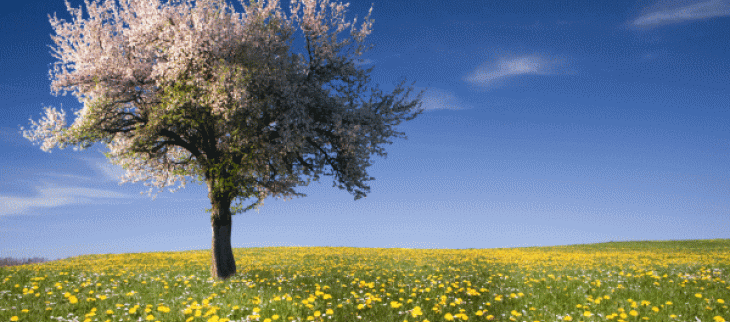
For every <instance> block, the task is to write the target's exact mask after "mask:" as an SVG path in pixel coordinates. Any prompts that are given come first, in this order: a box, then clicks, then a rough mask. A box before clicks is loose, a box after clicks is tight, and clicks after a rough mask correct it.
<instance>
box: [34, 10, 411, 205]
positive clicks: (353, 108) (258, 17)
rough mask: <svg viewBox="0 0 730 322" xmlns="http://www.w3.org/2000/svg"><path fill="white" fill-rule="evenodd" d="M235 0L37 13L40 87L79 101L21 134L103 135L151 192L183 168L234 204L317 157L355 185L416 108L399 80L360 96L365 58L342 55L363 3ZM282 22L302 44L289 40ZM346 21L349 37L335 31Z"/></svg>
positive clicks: (70, 138)
mask: <svg viewBox="0 0 730 322" xmlns="http://www.w3.org/2000/svg"><path fill="white" fill-rule="evenodd" d="M241 4H242V5H243V6H244V9H245V13H237V12H236V11H235V10H234V9H233V7H232V6H231V5H229V4H228V3H227V2H226V1H224V0H197V1H195V2H193V1H190V0H184V1H175V0H171V1H169V2H166V3H161V2H159V1H158V0H120V1H119V5H117V4H116V3H115V1H113V0H104V1H103V2H100V1H95V2H88V1H87V2H86V5H87V11H88V18H84V17H83V16H82V10H81V8H80V7H79V8H72V7H71V6H70V4H69V3H68V2H67V3H66V5H67V8H68V10H69V12H70V13H71V14H72V16H73V20H72V21H71V22H67V21H65V20H62V19H58V18H56V16H55V14H54V16H53V17H50V16H49V18H50V22H51V24H52V26H53V29H54V30H55V32H56V35H53V36H52V38H53V41H54V42H55V44H56V46H55V47H52V48H53V56H54V57H55V58H57V59H58V61H57V62H56V63H55V64H54V66H53V69H52V70H51V72H50V75H51V80H52V84H51V89H52V91H53V93H54V94H56V95H58V94H59V93H62V94H63V95H65V94H66V92H67V91H71V92H72V93H73V95H75V96H77V97H78V99H79V101H80V102H82V103H83V104H84V106H83V109H81V110H80V111H77V112H75V114H76V115H77V116H78V117H77V118H76V120H75V122H74V123H73V124H72V125H71V126H70V127H69V128H63V127H64V126H65V125H66V123H65V112H64V111H61V113H59V112H58V111H57V110H56V109H55V108H46V117H45V118H44V119H42V120H40V121H39V123H36V122H34V121H32V120H31V122H32V123H33V126H34V129H33V131H30V132H24V136H25V137H26V138H28V139H30V140H32V141H40V142H43V144H42V147H41V148H42V149H43V150H44V151H49V150H50V149H51V148H53V147H55V146H58V147H59V148H64V147H65V146H66V145H68V144H73V145H76V146H77V147H75V148H74V150H77V149H78V148H81V149H85V148H88V147H89V146H90V145H91V144H92V143H93V142H104V143H106V144H107V146H108V148H109V150H110V152H109V153H106V156H107V157H108V158H109V159H110V160H111V162H112V163H115V164H120V165H122V166H123V167H124V168H125V169H126V170H127V173H126V175H125V176H124V177H123V180H122V183H124V182H129V181H132V182H138V181H148V180H149V181H151V182H150V183H145V185H147V186H150V185H151V184H153V185H155V186H156V187H158V188H159V191H162V189H163V188H164V187H166V186H172V185H174V183H176V182H180V183H181V184H180V186H178V188H177V189H179V188H182V187H184V186H185V176H191V177H195V178H196V179H197V180H199V181H203V180H205V181H207V182H208V184H209V190H210V191H211V192H213V193H215V194H220V195H225V196H226V197H227V198H226V199H229V197H230V199H233V198H235V197H241V198H248V197H255V198H257V201H256V202H255V203H254V204H252V205H250V206H248V207H246V208H241V207H236V208H235V209H234V213H237V212H240V211H246V210H249V209H252V207H254V208H255V207H258V206H259V205H261V204H262V203H263V199H264V198H266V196H269V195H272V196H279V197H285V198H286V197H291V196H305V195H304V194H300V193H297V192H296V191H294V190H293V187H295V186H297V185H307V184H308V183H309V182H310V180H309V179H308V180H307V181H306V182H303V181H301V180H300V175H302V174H304V175H308V176H310V177H313V179H314V180H318V179H319V175H320V174H322V173H323V170H324V167H325V166H326V165H329V166H330V167H331V169H332V172H331V173H325V175H333V176H334V177H335V181H336V182H333V186H335V185H337V186H338V187H339V188H340V189H347V190H348V192H351V193H354V194H355V199H359V198H361V197H363V196H365V194H366V193H367V192H369V186H367V185H365V184H364V182H365V181H368V180H372V179H373V178H372V177H368V175H367V172H366V168H367V167H368V166H369V165H370V163H369V160H368V159H369V155H370V154H378V155H380V156H386V155H387V153H385V152H384V150H383V148H382V147H379V145H380V144H382V143H389V144H390V143H392V142H391V141H388V140H387V139H388V138H389V137H391V136H400V135H403V133H401V132H395V131H394V130H393V126H395V125H398V124H399V123H400V122H401V119H405V120H410V119H413V118H414V117H416V115H418V114H419V113H421V112H422V110H418V111H416V112H415V113H414V114H412V115H406V114H408V113H409V112H411V111H412V110H413V109H414V108H415V107H416V105H417V104H418V105H420V103H419V102H418V99H420V95H421V94H422V93H421V94H419V97H418V98H417V99H416V100H414V101H411V102H404V98H400V99H398V98H397V96H398V95H399V94H401V93H402V92H403V91H404V89H403V88H402V86H401V85H402V84H403V82H401V84H399V85H398V86H397V88H396V89H395V91H394V92H393V94H391V95H383V94H382V92H381V91H379V90H378V91H376V90H375V89H371V94H372V95H371V96H370V98H369V100H367V101H365V100H364V99H362V97H361V95H360V94H362V93H364V92H366V91H367V88H368V83H369V80H370V78H369V76H368V74H369V73H370V72H371V70H372V67H371V68H370V69H367V70H361V69H359V68H358V67H357V65H356V64H355V61H354V58H355V56H360V55H362V53H363V52H364V51H365V50H368V49H369V48H364V46H363V42H364V39H365V37H366V36H367V35H368V34H370V32H371V29H370V28H371V26H372V22H373V21H372V20H370V19H369V16H370V13H372V7H371V8H370V13H369V14H368V16H367V17H365V22H363V23H362V25H361V28H360V30H356V29H355V23H356V22H357V18H355V20H354V21H353V22H352V23H345V21H344V9H345V8H346V7H347V6H348V5H349V4H345V5H343V4H341V3H340V4H330V3H329V0H323V1H321V2H320V1H318V0H295V1H294V3H293V4H292V5H291V7H290V8H291V13H292V19H291V20H288V19H286V17H284V14H283V13H282V12H281V9H280V7H279V4H278V1H269V3H268V5H266V6H264V5H263V3H262V2H259V1H252V2H251V4H250V5H246V4H245V3H243V0H242V2H241ZM317 4H319V9H320V11H319V12H316V7H317ZM302 5H304V6H303V7H302ZM327 9H330V12H329V13H330V14H329V15H328V16H325V12H326V11H327ZM300 11H302V12H301V15H300ZM327 18H329V19H327ZM295 24H296V25H298V27H299V28H300V29H301V31H302V32H303V34H304V37H305V42H306V57H305V56H304V55H302V54H294V53H291V52H290V49H291V43H292V39H293V35H294V33H295V30H296V29H295ZM350 25H352V27H351V29H350V35H351V36H352V38H353V39H354V40H355V43H356V44H357V46H354V45H355V44H353V43H352V42H351V41H350V39H346V40H344V41H337V34H338V33H340V32H341V31H343V30H345V29H346V28H347V27H350ZM344 49H347V52H346V53H345V54H344V55H342V53H343V50H344ZM327 87H329V88H327ZM411 90H412V88H409V89H408V91H406V93H405V95H404V96H408V94H409V93H410V91H411ZM21 130H22V128H21ZM177 189H175V190H177ZM175 190H173V189H170V191H171V192H174V191H175ZM159 191H158V193H159ZM151 192H152V188H150V190H149V193H150V194H151ZM156 195H157V194H155V197H156Z"/></svg>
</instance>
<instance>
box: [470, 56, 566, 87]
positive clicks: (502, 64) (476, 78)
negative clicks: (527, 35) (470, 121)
mask: <svg viewBox="0 0 730 322" xmlns="http://www.w3.org/2000/svg"><path fill="white" fill-rule="evenodd" d="M559 65H560V61H558V60H555V59H547V58H545V57H541V56H539V55H528V56H522V57H516V58H502V59H499V60H498V62H497V64H494V65H492V66H485V65H482V66H480V67H478V68H477V69H476V70H474V71H473V72H472V73H471V74H469V75H468V76H466V77H465V78H464V80H466V81H468V82H470V83H475V84H478V85H482V86H490V85H494V84H495V83H496V82H497V81H499V80H501V79H504V78H507V77H511V76H518V75H549V74H555V73H557V67H559Z"/></svg>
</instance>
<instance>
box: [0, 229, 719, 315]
mask: <svg viewBox="0 0 730 322" xmlns="http://www.w3.org/2000/svg"><path fill="white" fill-rule="evenodd" d="M234 256H235V257H236V262H237V265H238V273H237V274H236V275H235V276H234V277H233V278H231V279H229V280H227V281H225V282H219V281H214V280H213V279H211V278H210V251H209V250H196V251H187V252H164V253H137V254H120V255H86V256H78V257H73V258H67V259H63V260H59V261H52V262H45V263H39V264H28V265H19V266H9V267H0V321H14V320H17V321H88V322H91V321H110V322H111V321H256V320H258V321H262V322H275V321H292V320H294V321H398V322H400V321H432V322H433V321H451V320H453V321H464V320H467V321H488V320H492V321H608V320H610V321H692V322H695V321H697V320H700V321H708V322H709V321H712V322H715V321H720V322H721V321H725V320H730V309H729V308H728V305H729V303H728V302H730V283H728V282H729V281H730V277H729V276H730V275H729V274H730V239H715V240H690V241H661V242H657V241H637V242H610V243H600V244H588V245H570V246H558V247H527V248H508V249H462V250H443V249H436V250H419V249H393V248H385V249H383V248H380V249H377V248H348V247H267V248H240V249H234Z"/></svg>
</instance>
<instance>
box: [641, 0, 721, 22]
mask: <svg viewBox="0 0 730 322" xmlns="http://www.w3.org/2000/svg"><path fill="white" fill-rule="evenodd" d="M722 16H730V1H728V0H710V1H704V2H698V3H694V4H690V5H684V6H674V7H673V8H662V9H658V10H655V11H652V12H650V13H648V14H645V15H643V16H641V17H639V18H636V19H635V20H634V21H633V22H632V25H634V26H636V27H655V26H660V25H664V24H669V23H678V22H683V21H687V20H698V19H707V18H713V17H722Z"/></svg>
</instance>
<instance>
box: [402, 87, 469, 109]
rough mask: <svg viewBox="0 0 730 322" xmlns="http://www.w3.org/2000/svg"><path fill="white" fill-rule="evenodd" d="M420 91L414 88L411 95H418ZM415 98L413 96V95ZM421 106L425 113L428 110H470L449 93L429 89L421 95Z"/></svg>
mask: <svg viewBox="0 0 730 322" xmlns="http://www.w3.org/2000/svg"><path fill="white" fill-rule="evenodd" d="M421 90H422V89H419V88H414V89H413V92H411V93H412V94H416V95H417V94H418V93H419V92H420V91H421ZM414 98H415V95H414ZM421 101H422V102H423V104H422V105H421V108H423V109H424V110H426V111H429V110H463V109H468V108H471V106H467V105H465V104H463V103H461V102H459V100H458V98H457V97H456V96H454V94H453V93H452V92H450V91H446V90H442V89H439V88H429V89H426V92H425V93H423V97H422V100H421Z"/></svg>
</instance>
